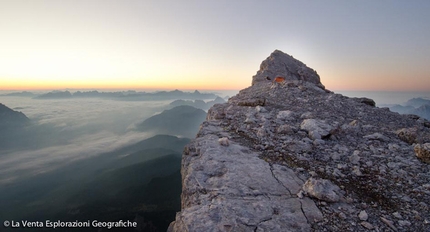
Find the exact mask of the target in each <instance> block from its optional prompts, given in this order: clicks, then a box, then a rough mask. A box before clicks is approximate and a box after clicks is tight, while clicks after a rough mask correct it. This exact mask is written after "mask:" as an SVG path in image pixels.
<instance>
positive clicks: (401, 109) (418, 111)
mask: <svg viewBox="0 0 430 232" xmlns="http://www.w3.org/2000/svg"><path fill="white" fill-rule="evenodd" d="M389 108H390V110H391V111H394V112H397V113H400V114H415V115H418V116H420V117H422V118H425V119H427V120H430V100H429V99H425V98H420V97H419V98H412V99H409V100H408V101H407V102H406V103H405V104H404V105H393V106H390V107H389Z"/></svg>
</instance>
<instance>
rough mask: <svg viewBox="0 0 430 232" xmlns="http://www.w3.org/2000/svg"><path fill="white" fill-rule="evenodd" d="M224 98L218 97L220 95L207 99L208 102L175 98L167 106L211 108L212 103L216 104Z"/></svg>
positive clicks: (222, 101)
mask: <svg viewBox="0 0 430 232" xmlns="http://www.w3.org/2000/svg"><path fill="white" fill-rule="evenodd" d="M224 102H225V100H224V99H222V98H220V97H216V98H215V100H212V101H208V102H204V101H203V100H194V101H191V100H182V99H179V100H175V101H173V102H171V103H170V104H169V106H171V107H176V106H192V107H195V108H198V109H202V110H208V109H209V108H211V107H212V106H213V105H215V104H218V103H224Z"/></svg>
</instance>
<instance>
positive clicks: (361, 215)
mask: <svg viewBox="0 0 430 232" xmlns="http://www.w3.org/2000/svg"><path fill="white" fill-rule="evenodd" d="M358 218H360V220H362V221H367V219H368V218H369V215H367V212H366V210H362V211H360V213H359V214H358Z"/></svg>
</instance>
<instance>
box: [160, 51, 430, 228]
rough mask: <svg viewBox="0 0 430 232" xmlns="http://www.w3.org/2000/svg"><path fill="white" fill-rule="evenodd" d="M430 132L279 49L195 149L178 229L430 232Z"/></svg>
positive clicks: (213, 112)
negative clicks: (330, 84) (330, 85)
mask: <svg viewBox="0 0 430 232" xmlns="http://www.w3.org/2000/svg"><path fill="white" fill-rule="evenodd" d="M429 127H430V123H429V122H428V121H427V120H425V119H422V118H420V117H418V116H415V115H406V116H405V115H400V114H398V113H393V112H390V111H389V110H388V109H386V108H377V107H375V102H374V101H373V100H371V99H368V98H348V97H345V96H342V95H340V94H336V93H333V92H331V91H329V90H326V89H325V88H324V86H323V85H322V84H321V82H320V78H319V76H318V74H317V73H316V72H315V71H314V70H312V69H310V68H308V67H307V66H306V65H304V64H303V63H302V62H300V61H298V60H295V59H294V58H293V57H291V56H289V55H287V54H285V53H283V52H281V51H278V50H276V51H274V52H273V53H272V54H271V55H270V56H269V57H268V58H267V59H266V60H265V61H263V63H262V65H261V67H260V70H259V71H258V72H257V74H256V75H255V76H254V77H253V80H252V86H251V87H249V88H246V89H244V90H242V91H240V93H239V94H237V95H236V96H234V97H232V98H230V99H229V101H228V102H227V103H224V104H217V105H214V106H213V107H212V108H211V109H210V110H209V112H208V114H207V118H206V121H205V122H204V123H203V124H202V125H201V127H200V131H199V133H198V134H197V137H196V139H194V140H193V141H192V142H191V143H190V144H189V145H187V147H186V148H185V151H184V153H183V156H182V169H181V174H182V195H181V202H182V203H181V208H182V210H181V212H179V213H177V215H176V220H175V221H174V222H172V223H171V225H170V227H169V229H168V231H189V232H192V231H349V230H351V231H369V230H370V231H371V230H374V231H390V230H391V231H430V209H429V207H430V206H429V204H430V167H429V162H430V129H429Z"/></svg>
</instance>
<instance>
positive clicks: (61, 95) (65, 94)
mask: <svg viewBox="0 0 430 232" xmlns="http://www.w3.org/2000/svg"><path fill="white" fill-rule="evenodd" d="M34 98H36V99H65V98H72V94H71V93H70V92H69V91H52V92H49V93H45V94H42V95H39V96H36V97H34Z"/></svg>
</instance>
